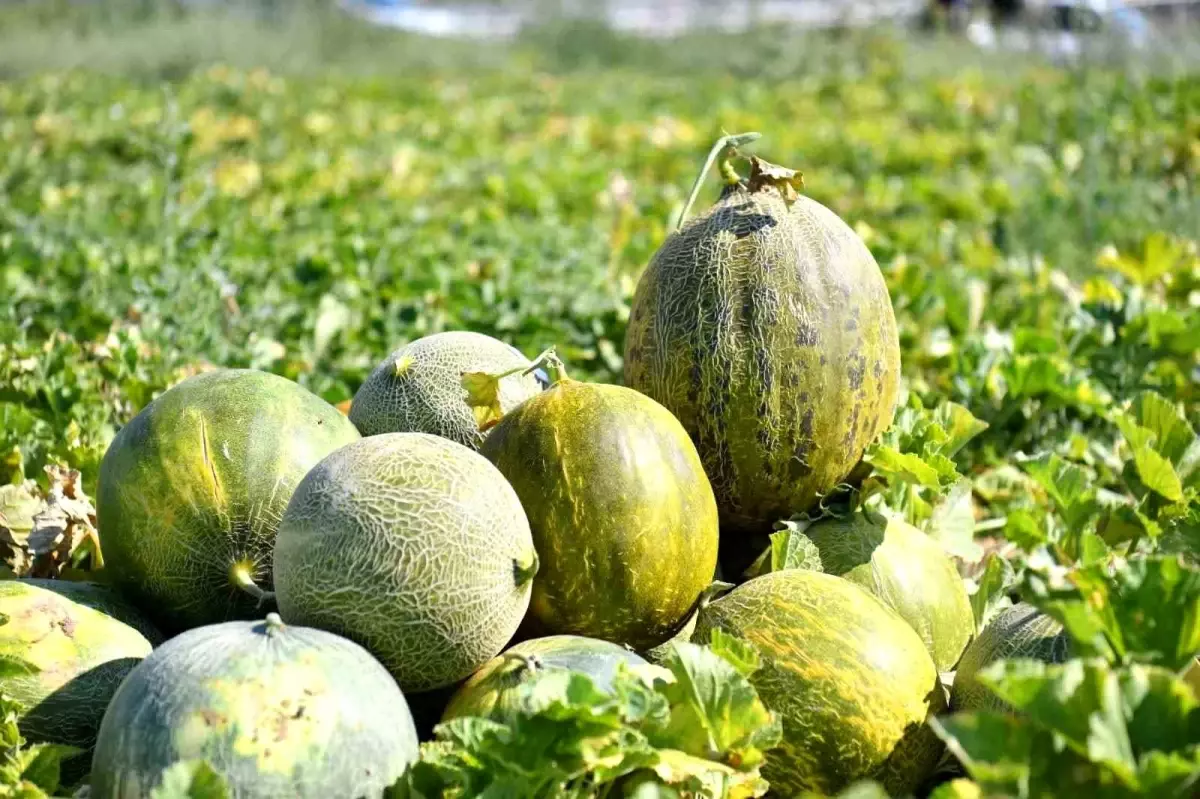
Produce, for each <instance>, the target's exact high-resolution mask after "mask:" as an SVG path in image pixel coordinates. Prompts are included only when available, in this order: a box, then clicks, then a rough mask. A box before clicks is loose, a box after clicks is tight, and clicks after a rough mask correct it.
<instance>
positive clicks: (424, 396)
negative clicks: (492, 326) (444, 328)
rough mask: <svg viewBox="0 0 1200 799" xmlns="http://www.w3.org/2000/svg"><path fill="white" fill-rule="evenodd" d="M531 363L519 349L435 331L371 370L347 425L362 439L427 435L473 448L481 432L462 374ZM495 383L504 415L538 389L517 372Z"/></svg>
mask: <svg viewBox="0 0 1200 799" xmlns="http://www.w3.org/2000/svg"><path fill="white" fill-rule="evenodd" d="M531 365H532V363H531V362H530V361H529V359H528V358H526V357H525V356H524V355H522V354H521V352H520V351H519V350H517V349H515V348H514V347H511V346H509V345H508V344H505V343H504V342H503V341H500V340H498V339H495V338H492V337H491V336H485V335H483V334H482V333H473V332H470V331H457V330H456V331H450V332H446V333H434V334H432V335H429V336H425V337H423V338H419V339H417V340H416V341H413V342H410V343H408V344H405V345H404V346H402V347H399V348H397V349H396V350H395V351H394V352H392V353H391V354H389V355H388V357H387V358H385V359H384V360H383V361H382V362H381V363H380V364H379V365H378V366H376V367H375V369H374V370H372V372H371V374H370V375H368V376H367V379H366V380H365V381H363V384H362V386H361V387H360V388H359V389H358V392H357V393H356V394H355V395H354V401H353V402H352V403H351V404H350V421H351V422H353V423H354V425H355V426H356V427H357V428H358V430H359V432H361V433H362V434H363V435H364V436H373V435H378V434H380V433H430V434H432V435H437V436H442V437H443V438H448V439H450V440H451V441H457V442H458V443H459V444H463V445H464V446H468V447H470V448H471V449H475V450H477V449H479V445H480V444H481V443H483V439H484V437H485V434H484V433H482V432H480V430H479V426H478V424H477V423H476V421H475V417H474V415H473V414H472V412H471V408H470V406H469V405H468V404H467V393H466V390H465V389H464V388H463V386H462V374H463V373H464V372H484V373H486V374H500V373H503V372H507V371H509V370H512V369H522V370H523V369H527V368H529V367H530V366H531ZM499 384H500V389H499V402H500V409H501V411H503V412H505V413H507V412H508V411H510V410H512V409H513V408H515V407H516V406H517V405H519V404H520V403H522V402H524V401H525V400H526V399H528V398H529V397H532V396H533V395H535V394H537V393H538V392H539V391H541V384H539V383H538V381H537V378H536V377H535V376H534V375H533V374H529V375H523V374H521V373H519V372H518V373H517V374H512V375H508V376H507V377H504V378H501V380H500V381H499Z"/></svg>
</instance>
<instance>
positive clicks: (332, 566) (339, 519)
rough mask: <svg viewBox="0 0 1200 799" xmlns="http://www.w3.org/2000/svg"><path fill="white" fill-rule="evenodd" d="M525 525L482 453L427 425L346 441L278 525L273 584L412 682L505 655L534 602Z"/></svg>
mask: <svg viewBox="0 0 1200 799" xmlns="http://www.w3.org/2000/svg"><path fill="white" fill-rule="evenodd" d="M535 559H536V555H535V553H534V547H533V539H532V537H531V535H530V531H529V522H528V520H527V519H526V517H525V512H524V511H523V510H522V508H521V503H520V501H519V500H518V499H517V495H516V493H514V491H513V489H512V487H511V486H510V485H509V484H508V483H507V482H506V481H505V479H504V477H503V476H502V475H501V474H500V472H499V471H497V470H496V468H495V467H494V466H492V464H491V463H489V462H488V461H487V460H486V459H485V458H484V457H483V456H481V455H479V454H478V453H477V452H475V451H473V450H471V449H468V448H467V447H465V446H463V445H462V444H457V443H455V442H453V441H450V440H449V439H445V438H441V437H438V436H433V435H429V434H427V433H384V434H380V435H377V436H369V437H366V438H363V439H361V440H360V441H357V442H355V443H353V444H351V445H349V446H347V447H343V448H342V449H340V450H338V451H337V452H335V453H333V454H332V455H330V456H329V457H327V458H326V459H325V460H323V461H322V462H321V463H319V464H318V465H317V466H316V467H315V468H313V470H312V471H311V472H309V474H308V475H307V476H306V477H305V478H304V480H303V482H301V484H300V486H299V487H298V488H297V489H296V493H295V495H294V496H293V497H292V501H291V503H290V504H289V505H288V508H287V511H286V513H285V514H284V518H283V522H282V524H281V525H280V528H279V536H278V539H277V541H276V545H275V590H276V594H277V596H276V600H277V601H278V604H279V612H280V614H281V615H282V616H283V618H284V620H285V621H287V622H289V623H292V624H304V625H309V626H313V627H320V628H321V629H326V630H330V631H333V632H336V633H338V634H340V635H344V636H346V637H347V638H350V639H351V640H354V641H357V642H358V643H360V644H362V645H363V646H365V647H366V648H367V649H368V650H370V651H371V652H372V653H373V654H374V655H375V656H376V657H377V658H379V660H380V661H381V662H382V663H383V664H384V665H385V666H387V668H388V669H389V670H390V671H391V673H392V675H393V676H394V677H395V678H396V680H397V681H398V682H399V683H400V686H401V688H403V689H404V690H405V691H406V692H407V691H424V690H430V689H434V688H439V687H442V686H446V685H450V684H451V683H454V682H457V681H458V680H461V679H463V678H465V677H467V676H468V675H469V674H471V672H473V671H475V669H477V668H479V667H480V666H482V665H483V664H484V663H486V662H487V661H488V660H490V659H491V658H493V657H495V656H496V655H497V654H499V652H500V651H501V649H503V647H504V645H505V644H506V643H507V642H508V640H509V639H510V638H511V637H512V635H513V633H514V632H515V631H516V629H517V626H518V625H519V624H520V622H521V619H522V617H523V616H524V614H525V611H526V609H527V608H528V606H529V597H530V584H529V579H528V575H524V576H523V575H522V573H521V571H522V568H523V567H527V566H529V565H530V564H531V563H533V562H534V561H535Z"/></svg>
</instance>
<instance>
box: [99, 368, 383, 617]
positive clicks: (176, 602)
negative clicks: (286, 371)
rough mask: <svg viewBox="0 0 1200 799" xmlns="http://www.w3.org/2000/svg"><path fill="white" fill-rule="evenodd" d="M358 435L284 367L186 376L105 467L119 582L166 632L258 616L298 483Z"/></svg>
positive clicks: (106, 507) (102, 526)
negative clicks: (279, 528)
mask: <svg viewBox="0 0 1200 799" xmlns="http://www.w3.org/2000/svg"><path fill="white" fill-rule="evenodd" d="M358 438H360V436H359V433H358V431H357V430H355V428H354V425H352V424H351V423H350V422H349V421H348V420H347V419H346V417H345V416H343V415H342V414H341V413H339V412H338V411H337V409H336V408H334V407H333V406H332V405H330V404H329V403H327V402H325V401H324V400H323V399H321V398H320V397H318V396H317V395H315V394H313V393H311V392H310V391H308V390H306V389H305V388H303V387H302V386H300V385H298V384H296V383H294V382H292V381H291V380H288V379H286V378H283V377H280V376H278V375H274V374H269V373H267V372H260V371H257V370H252V369H219V370H215V371H212V372H206V373H202V374H199V375H196V376H194V377H190V378H188V379H186V380H184V381H183V382H182V383H179V384H178V385H176V386H175V387H173V388H171V389H169V390H168V391H166V392H165V393H163V394H162V395H161V396H159V397H158V398H156V399H155V400H154V401H153V402H151V403H150V404H149V405H147V406H146V407H145V408H144V409H142V411H141V412H140V413H139V414H138V415H137V416H136V417H134V419H133V420H132V421H131V422H130V423H129V424H127V425H125V427H123V428H122V429H121V431H120V432H119V433H118V434H117V436H116V437H115V438H114V439H113V441H112V444H111V445H109V448H108V451H107V452H106V453H105V455H104V460H103V462H102V463H101V465H100V480H99V490H98V492H97V501H96V515H97V525H98V527H99V532H100V541H101V548H102V550H103V553H104V561H105V567H106V569H107V570H108V572H109V573H110V574H111V575H112V582H113V583H114V584H115V585H116V586H117V588H119V589H120V591H121V592H122V593H123V594H125V595H127V596H128V597H129V598H130V599H131V600H132V601H133V602H134V604H136V605H137V606H138V607H139V608H141V609H142V610H143V611H145V612H146V613H147V614H148V615H149V616H150V617H151V619H152V620H153V621H154V622H155V623H156V625H157V626H159V627H160V628H161V629H162V630H163V631H164V632H167V633H176V632H179V631H181V630H185V629H188V628H190V627H196V626H200V625H203V624H209V623H213V622H218V621H224V620H227V619H234V618H242V619H246V618H253V617H255V616H257V615H259V614H260V613H261V611H260V609H259V606H260V601H261V599H262V593H261V592H262V591H264V590H268V589H269V588H270V584H271V548H272V546H273V545H274V542H275V529H276V525H277V524H278V522H279V518H280V516H282V515H283V509H284V508H285V507H286V506H287V502H288V499H289V498H290V497H291V494H292V490H293V489H294V488H295V486H296V484H297V483H299V482H300V479H301V478H302V477H303V476H304V475H305V473H306V472H307V471H308V470H309V469H310V468H312V467H313V466H314V465H315V464H316V463H317V461H319V460H320V459H321V458H323V457H324V456H325V455H328V454H329V453H330V452H332V451H333V450H335V449H337V448H338V447H340V446H341V445H343V444H347V443H349V442H351V441H355V440H357V439H358Z"/></svg>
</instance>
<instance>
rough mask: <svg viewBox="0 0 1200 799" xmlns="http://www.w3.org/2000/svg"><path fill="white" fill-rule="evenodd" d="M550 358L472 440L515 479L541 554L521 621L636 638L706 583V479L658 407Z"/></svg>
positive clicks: (710, 537) (643, 644)
mask: <svg viewBox="0 0 1200 799" xmlns="http://www.w3.org/2000/svg"><path fill="white" fill-rule="evenodd" d="M560 367H561V364H558V365H556V366H553V367H552V369H551V371H552V372H554V377H555V380H554V383H553V385H551V386H550V387H549V388H547V389H546V390H545V391H543V392H542V393H541V394H539V395H537V396H536V397H533V398H531V399H529V400H528V401H526V402H524V403H522V404H521V405H519V406H517V408H516V409H514V410H513V411H512V412H510V413H509V414H507V415H506V416H504V418H503V419H502V420H501V421H500V423H499V424H498V425H496V427H495V428H494V429H493V430H492V433H491V435H489V436H488V438H487V440H486V441H484V443H483V446H482V448H481V449H480V452H481V453H482V454H483V455H484V456H486V457H487V458H488V459H489V460H491V461H492V462H493V463H495V464H496V466H497V467H498V468H499V469H500V471H501V472H502V473H503V474H504V476H505V477H507V478H508V480H509V482H511V483H512V485H513V488H515V489H516V492H517V495H518V496H519V497H520V498H521V503H522V505H524V507H525V512H526V513H527V514H528V515H529V523H530V527H531V528H532V530H533V540H534V544H535V545H536V546H537V550H538V556H539V557H540V558H541V564H542V568H541V572H540V573H539V575H538V579H537V580H535V581H534V584H533V599H532V601H531V602H530V613H529V618H528V623H527V625H526V628H527V629H528V630H529V631H530V632H533V633H535V634H539V635H546V634H562V635H583V636H588V637H592V638H600V639H603V640H606V641H612V642H614V643H619V644H625V645H628V646H631V647H633V648H634V649H638V650H641V649H647V648H650V647H653V646H656V645H658V644H660V643H662V642H663V641H665V640H666V639H668V638H670V637H671V636H672V635H674V634H675V632H677V631H678V629H679V627H680V626H681V625H682V624H683V622H684V621H685V620H686V616H687V614H688V613H689V612H690V611H691V610H692V609H693V607H694V606H695V603H696V600H697V599H698V598H699V596H700V594H701V592H703V591H704V589H705V588H706V587H708V585H709V584H710V583H711V582H712V576H713V572H714V570H715V569H716V563H717V504H716V499H715V497H714V496H713V490H712V486H711V485H709V482H708V477H707V476H706V475H705V474H704V467H703V465H702V464H701V463H700V456H699V455H698V454H697V453H696V447H695V446H694V445H693V444H692V442H691V439H689V438H688V435H687V432H686V431H685V430H684V429H683V426H682V425H680V424H679V421H678V420H677V419H675V417H674V416H672V415H671V414H670V412H669V411H667V409H666V408H664V407H663V406H661V405H659V404H658V403H657V402H655V401H654V400H652V399H650V398H649V397H647V396H645V395H644V394H640V393H638V392H636V391H634V390H633V389H629V388H625V387H623V386H615V385H605V384H597V383H586V382H583V381H579V380H573V379H571V378H569V377H566V376H565V375H563V374H562V372H561V369H560Z"/></svg>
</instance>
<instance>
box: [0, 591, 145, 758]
mask: <svg viewBox="0 0 1200 799" xmlns="http://www.w3.org/2000/svg"><path fill="white" fill-rule="evenodd" d="M0 614H3V616H4V617H6V618H7V621H6V622H5V623H4V624H0V655H3V656H4V657H10V658H15V659H18V660H22V661H25V662H27V663H30V664H32V665H33V666H35V667H36V668H37V671H36V672H35V673H32V674H23V675H14V676H9V677H5V678H4V679H3V680H0V688H2V689H3V691H4V693H6V694H8V695H9V696H11V697H12V698H13V699H15V700H17V701H18V702H19V703H20V704H21V705H22V706H23V710H22V711H21V716H20V718H19V724H20V728H21V733H22V735H24V736H25V737H26V738H28V739H29V740H31V741H47V742H51V743H59V744H66V745H68V746H75V747H78V748H80V749H84V750H90V749H91V748H92V746H93V745H94V744H95V742H96V732H97V730H98V729H99V728H100V720H101V718H103V716H104V709H105V708H106V707H107V706H108V703H109V700H110V699H112V695H113V693H114V692H115V691H116V690H117V686H118V685H120V684H121V681H122V680H123V679H124V678H125V676H126V675H127V674H128V673H129V672H130V671H131V670H132V669H133V668H134V666H136V665H137V664H138V663H139V662H140V661H141V660H142V658H144V657H146V656H147V655H149V654H150V652H151V650H152V649H153V647H154V646H155V645H156V644H158V643H160V642H161V641H162V635H161V634H160V633H159V632H158V631H157V630H156V629H155V628H154V627H153V625H151V624H150V622H148V621H147V620H146V619H145V618H144V617H143V616H142V615H141V613H139V612H138V611H137V610H136V609H135V608H133V607H132V606H131V605H129V604H128V603H127V602H125V600H123V599H122V598H121V597H120V596H119V595H118V594H117V593H116V592H114V591H113V590H112V589H111V588H108V587H107V586H103V585H99V584H96V583H82V582H70V581H67V580H44V579H19V580H0Z"/></svg>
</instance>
